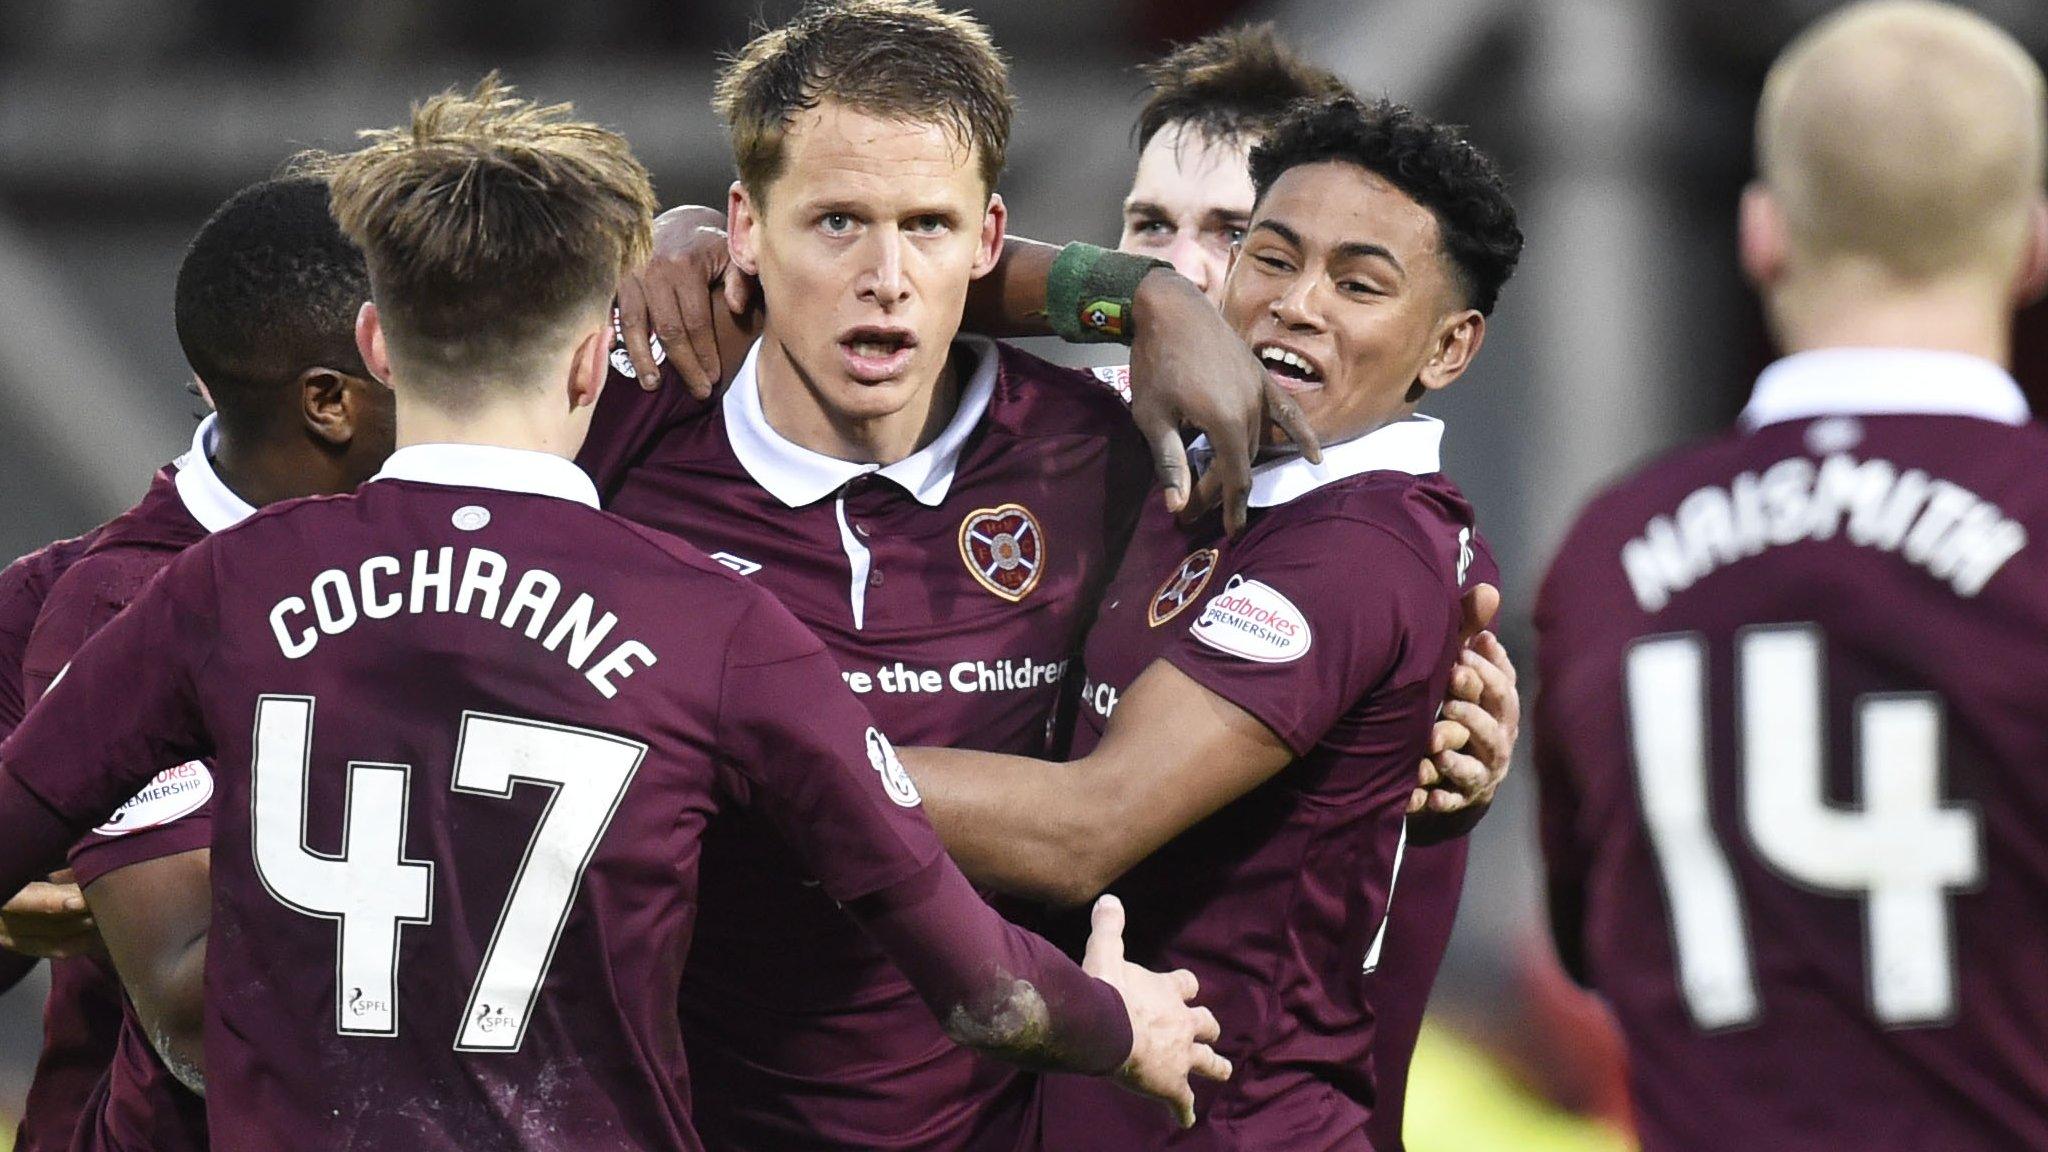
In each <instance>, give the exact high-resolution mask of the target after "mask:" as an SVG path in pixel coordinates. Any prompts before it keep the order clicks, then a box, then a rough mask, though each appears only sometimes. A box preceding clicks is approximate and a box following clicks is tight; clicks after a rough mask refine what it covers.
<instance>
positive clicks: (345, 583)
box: [270, 547, 655, 700]
mask: <svg viewBox="0 0 2048 1152" xmlns="http://www.w3.org/2000/svg"><path fill="white" fill-rule="evenodd" d="M455 551H456V550H455V549H454V548H452V547H443V548H439V549H426V548H421V549H419V550H418V551H415V552H414V553H413V554H412V562H411V563H410V564H406V563H403V562H401V561H400V560H399V559H398V557H396V556H371V557H369V558H367V559H365V560H364V561H363V562H362V563H361V564H358V565H356V566H355V568H354V569H353V570H349V569H344V568H329V569H327V570H326V571H324V572H322V573H320V574H319V575H318V576H315V577H313V581H312V584H311V586H310V587H308V588H307V590H306V594H305V595H304V596H287V597H285V598H284V599H282V600H279V601H278V602H277V603H276V604H275V605H274V606H272V607H271V609H270V631H271V634H272V635H274V636H275V637H276V638H277V646H278V650H279V651H281V652H283V653H284V654H285V657H286V658H287V659H290V660H297V659H300V658H302V657H305V656H307V655H310V654H311V653H312V652H313V650H314V649H315V648H318V647H319V646H320V638H321V637H322V636H335V635H339V634H340V633H343V632H346V631H348V630H349V629H351V628H353V627H355V626H356V625H357V624H358V623H359V622H361V621H363V620H389V619H391V618H392V617H394V616H397V615H399V614H400V613H406V614H409V615H414V616H417V615H420V614H421V613H425V612H436V613H446V612H449V611H451V610H452V611H454V612H456V613H457V614H460V615H465V616H475V617H477V618H478V619H480V620H493V621H496V622H497V623H498V624H499V625H500V626H501V627H504V628H506V629H511V630H516V631H517V632H518V633H520V634H521V635H524V636H525V637H526V638H527V639H528V640H535V641H538V642H539V643H540V646H541V647H542V648H545V649H546V650H548V651H549V652H560V653H561V655H562V659H563V660H564V661H565V662H567V664H568V665H569V667H570V668H571V669H572V670H574V671H577V672H581V673H583V678H584V679H585V680H587V681H589V682H590V685H591V686H592V687H593V688H596V689H597V691H598V693H599V694H600V695H602V696H603V697H604V698H605V699H607V700H609V699H611V698H612V697H614V696H617V695H618V694H619V687H618V685H617V684H616V683H615V681H617V680H623V679H625V678H626V677H628V676H631V675H632V674H633V673H634V672H635V671H636V670H637V669H636V668H635V662H636V661H637V662H638V665H639V667H641V668H647V667H652V666H653V664H654V662H655V655H654V652H653V651H652V650H651V649H649V648H648V647H647V645H645V644H642V643H641V642H640V641H638V640H632V639H626V640H620V641H618V642H616V643H614V644H612V645H611V646H610V647H608V648H605V651H604V655H602V656H598V657H597V659H596V660H595V662H593V661H592V659H591V658H592V657H593V656H597V652H598V649H599V648H601V647H604V645H605V641H606V640H607V639H608V638H609V637H610V636H611V633H612V629H614V628H616V627H617V626H618V623H619V618H618V617H617V616H616V615H614V614H613V613H610V612H604V613H599V611H598V607H597V601H596V600H593V599H591V596H590V594H589V593H588V592H579V593H577V594H576V596H575V598H574V599H571V600H569V601H568V602H567V603H566V604H564V603H563V594H562V581H561V579H560V578H559V577H557V576H556V575H555V574H554V573H552V572H549V571H548V570H547V569H545V568H529V569H527V570H526V571H524V572H521V573H519V574H518V575H517V577H516V578H513V577H512V575H511V573H510V565H508V564H507V563H506V562H505V558H504V557H503V556H501V555H499V554H498V553H496V552H493V551H491V550H490V549H488V548H469V549H465V550H464V555H463V557H462V560H461V563H460V564H459V565H458V564H457V562H456V557H455ZM586 665H587V666H588V667H586Z"/></svg>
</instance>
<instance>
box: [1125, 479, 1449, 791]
mask: <svg viewBox="0 0 2048 1152" xmlns="http://www.w3.org/2000/svg"><path fill="white" fill-rule="evenodd" d="M1211 586H1212V587H1215V588H1217V589H1218V591H1216V592H1215V593H1214V594H1213V595H1211V596H1210V598H1209V601H1208V603H1207V604H1205V605H1204V606H1203V608H1202V611H1201V612H1200V613H1199V614H1196V615H1195V616H1194V618H1193V620H1192V621H1191V622H1190V623H1189V624H1188V626H1187V628H1186V629H1185V630H1184V631H1183V632H1181V633H1180V634H1179V635H1178V636H1176V637H1175V638H1174V639H1173V640H1172V641H1171V642H1169V644H1168V645H1167V647H1166V648H1165V650H1164V651H1163V652H1162V653H1161V655H1162V656H1163V657H1164V658H1165V659H1166V660H1168V661H1170V662H1171V663H1172V664H1173V665H1174V667H1176V668H1178V669H1180V670H1181V671H1182V672H1184V673H1186V674H1187V675H1188V676H1189V677H1190V678H1192V679H1193V680H1194V681H1195V682H1196V683H1198V684H1201V685H1202V686H1203V687H1205V688H1207V689H1209V690H1210V691H1212V692H1214V693H1216V694H1217V695H1219V696H1221V697H1223V698H1224V699H1226V700H1228V701H1230V702H1231V703H1233V704H1235V705H1237V706H1238V707H1240V708H1243V709H1244V710H1245V711H1247V712H1249V713H1251V714H1252V715H1253V716H1256V717H1258V719H1259V720H1260V721H1261V722H1262V723H1264V724H1265V725H1266V726H1267V727H1268V728H1271V729H1272V730H1273V732H1274V733H1275V734H1276V735H1278V736H1279V737H1280V739H1281V740H1283V741H1284V742H1286V744H1287V746H1288V747H1289V748H1290V749H1292V750H1293V752H1294V754H1295V755H1296V756H1305V755H1307V754H1308V752H1309V751H1310V750H1311V749H1313V748H1314V747H1315V746H1316V744H1317V742H1318V741H1320V740H1321V739H1322V738H1323V736H1324V735H1325V734H1326V733H1328V732H1329V731H1330V729H1331V728H1332V727H1334V726H1335V725H1336V723H1337V722H1338V721H1339V720H1340V719H1342V718H1343V716H1344V714H1345V713H1346V712H1348V711H1349V710H1350V709H1351V708H1352V707H1353V705H1355V704H1356V703H1357V702H1359V701H1360V700H1362V699H1364V698H1365V697H1366V695H1367V694H1368V693H1370V692H1371V691H1372V690H1373V689H1374V688H1375V687H1376V686H1378V685H1380V684H1381V683H1382V682H1385V681H1387V680H1388V679H1389V678H1390V677H1394V676H1396V675H1397V674H1404V675H1412V676H1413V678H1415V679H1427V678H1428V676H1429V675H1430V671H1431V667H1433V662H1434V660H1435V658H1436V657H1437V656H1438V655H1439V654H1440V649H1441V648H1442V646H1443V644H1444V642H1445V638H1446V636H1447V635H1448V634H1450V633H1449V632H1448V630H1449V629H1452V628H1454V627H1455V622H1454V620H1453V619H1452V617H1451V613H1452V612H1453V611H1455V602H1456V590H1455V589H1453V588H1451V587H1450V574H1449V573H1443V574H1438V573H1436V572H1433V571H1432V570H1431V569H1430V567H1429V566H1428V565H1427V564H1425V563H1424V561H1423V559H1422V557H1421V556H1419V555H1418V554H1417V553H1416V552H1415V550H1414V549H1413V548H1412V547H1411V546H1410V545H1409V544H1408V543H1407V542H1406V541H1404V540H1402V539H1401V538H1400V537H1398V536H1396V535H1395V534H1393V533H1392V532H1390V531H1388V530H1386V529H1384V528H1381V527H1379V526H1377V525H1374V524H1371V523H1368V522H1363V521H1357V520H1352V519H1348V518H1343V517H1330V518H1324V519H1320V520H1316V521H1313V522H1307V523H1302V524H1296V525H1292V526H1289V527H1288V528H1287V529H1284V530H1276V531H1272V532H1268V533H1266V534H1264V535H1262V536H1259V537H1257V538H1254V539H1247V540H1246V541H1244V542H1243V543H1242V544H1240V545H1239V546H1238V547H1236V548H1233V549H1232V550H1231V551H1230V552H1229V553H1227V554H1226V556H1225V559H1224V570H1223V571H1221V572H1219V573H1218V574H1217V579H1216V581H1215V582H1214V583H1213V584H1212V585H1211Z"/></svg>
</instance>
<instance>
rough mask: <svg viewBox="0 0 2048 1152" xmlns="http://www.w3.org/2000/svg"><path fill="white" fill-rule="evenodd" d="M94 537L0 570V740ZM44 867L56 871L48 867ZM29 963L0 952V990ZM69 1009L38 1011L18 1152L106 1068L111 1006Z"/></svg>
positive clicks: (70, 1120) (54, 546) (54, 1006)
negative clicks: (89, 1013)
mask: <svg viewBox="0 0 2048 1152" xmlns="http://www.w3.org/2000/svg"><path fill="white" fill-rule="evenodd" d="M94 534H95V533H93V532H88V533H86V534H85V535H83V536H74V537H72V538H71V539H69V540H58V541H56V542H54V543H51V544H46V545H44V546H43V547H41V548H38V549H36V550H35V551H34V552H31V553H29V554H28V555H26V556H23V557H21V558H19V559H17V560H16V561H14V563H12V564H9V565H8V566H7V568H6V570H5V571H0V739H5V738H6V737H7V735H8V734H9V733H11V732H13V731H14V727H15V725H17V724H19V723H21V717H22V713H23V712H24V711H26V708H27V696H26V693H25V691H24V689H23V686H22V654H23V653H24V652H25V651H26V650H27V648H28V638H29V633H30V632H31V631H33V630H34V628H35V623H36V614H37V613H38V612H41V611H42V608H43V600H44V598H45V597H47V596H48V595H49V592H50V588H51V586H52V585H54V584H55V583H56V582H57V578H58V577H59V576H61V575H63V574H64V570H65V569H67V568H69V567H70V566H71V565H72V563H73V562H74V561H76V560H77V559H78V557H79V556H81V555H83V554H84V552H85V550H86V548H87V547H88V546H89V545H90V544H91V543H92V540H93V536H94ZM52 866H53V867H55V866H56V865H55V864H54V862H53V865H52ZM8 895H11V893H9V894H8ZM36 964H37V960H36V958H35V957H33V956H23V955H20V954H19V953H15V952H9V951H6V950H4V949H0V993H4V992H6V991H7V990H8V989H10V988H13V987H14V986H15V985H16V984H18V983H20V982H21V979H22V977H24V976H27V975H28V974H29V973H30V972H32V971H34V970H35V966H36ZM60 967H63V964H62V963H60V964H56V965H52V971H53V972H54V971H55V970H56V969H58V968H60ZM71 1007H72V1005H71V1003H70V1002H69V1001H67V1000H63V999H61V998H59V999H55V1000H52V1001H50V1002H47V1003H46V1004H45V1007H44V1009H43V1034H44V1037H45V1042H44V1045H43V1049H42V1052H41V1053H40V1055H39V1057H38V1059H37V1064H36V1077H35V1079H34V1080H33V1081H32V1082H31V1083H30V1087H29V1107H28V1110H27V1114H26V1115H25V1116H24V1117H23V1118H22V1122H21V1125H20V1127H19V1128H18V1129H17V1130H16V1132H15V1137H14V1146H15V1147H16V1148H17V1149H20V1150H21V1152H30V1150H32V1149H41V1148H49V1147H51V1146H52V1145H51V1143H50V1141H52V1140H56V1139H58V1138H59V1137H64V1138H68V1135H69V1133H70V1131H71V1128H72V1126H73V1125H74V1124H75V1123H76V1121H77V1118H78V1112H77V1107H78V1105H77V1100H78V1099H79V1098H80V1097H82V1095H83V1093H84V1092H85V1090H86V1089H87V1088H89V1087H90V1086H91V1084H92V1078H93V1077H96V1076H98V1075H99V1070H100V1069H103V1068H105V1067H106V1055H107V1053H108V1052H109V1051H111V1049H112V1046H113V1038H114V1030H115V1027H116V1025H118V1023H119V1013H118V1009H116V1010H115V1013H114V1015H113V1016H112V1017H110V1018H107V1017H104V1014H102V1015H96V1016H94V1017H93V1018H92V1019H90V1020H87V1019H83V1018H80V1017H78V1016H76V1015H74V1014H73V1012H72V1011H70V1009H71ZM56 1146H57V1147H62V1144H61V1143H59V1144H57V1145H56Z"/></svg>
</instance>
